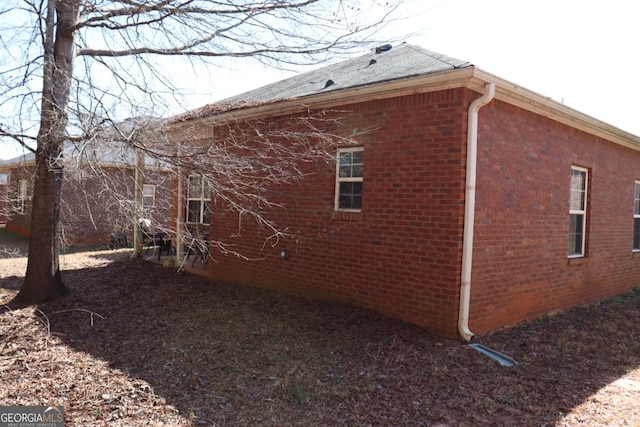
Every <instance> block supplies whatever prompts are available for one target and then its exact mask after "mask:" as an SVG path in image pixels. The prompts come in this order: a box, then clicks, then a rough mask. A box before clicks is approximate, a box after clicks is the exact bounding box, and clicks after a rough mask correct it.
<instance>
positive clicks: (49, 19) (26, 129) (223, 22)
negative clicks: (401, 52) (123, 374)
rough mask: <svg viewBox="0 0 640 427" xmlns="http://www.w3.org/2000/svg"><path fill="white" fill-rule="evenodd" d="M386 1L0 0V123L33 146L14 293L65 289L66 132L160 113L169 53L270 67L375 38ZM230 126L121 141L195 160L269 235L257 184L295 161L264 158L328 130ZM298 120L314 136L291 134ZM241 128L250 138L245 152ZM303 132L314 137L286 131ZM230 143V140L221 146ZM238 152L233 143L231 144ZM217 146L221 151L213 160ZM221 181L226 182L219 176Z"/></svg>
mask: <svg viewBox="0 0 640 427" xmlns="http://www.w3.org/2000/svg"><path fill="white" fill-rule="evenodd" d="M397 7H398V4H397V2H380V3H379V2H377V1H372V0H366V1H363V2H362V7H361V6H360V5H359V4H358V0H351V1H348V0H221V1H215V2H214V1H206V0H119V1H106V0H42V1H33V0H12V1H7V2H3V4H2V5H1V6H0V26H2V27H3V28H4V30H3V31H2V32H0V43H2V45H3V47H4V48H5V51H6V52H7V53H8V54H7V55H3V59H1V60H0V93H1V94H2V98H0V99H1V101H0V111H7V110H8V109H9V108H10V109H11V113H10V115H11V117H5V118H3V119H2V120H1V121H0V136H2V137H5V138H11V139H13V140H14V141H17V142H18V143H20V144H22V145H23V146H24V147H25V148H30V147H32V145H33V143H34V142H35V149H34V151H35V154H36V170H35V176H34V191H33V201H32V222H31V228H30V232H31V238H30V242H29V260H28V266H27V272H26V276H25V280H24V283H23V286H22V288H21V290H20V292H19V294H18V295H17V296H16V298H15V303H21V304H24V303H37V302H41V301H47V300H51V299H54V298H56V297H58V296H60V295H63V294H64V293H65V292H66V290H65V286H64V283H63V281H62V277H61V274H60V266H59V250H60V249H59V244H58V243H59V236H60V215H61V202H60V200H61V199H60V194H61V186H62V176H63V162H62V157H63V155H62V153H63V145H64V142H65V141H85V142H87V141H94V140H95V141H99V140H98V139H95V138H94V136H95V129H104V127H105V126H107V125H111V126H115V124H116V123H118V122H120V121H121V119H122V118H123V115H124V117H132V116H137V115H149V114H158V113H164V112H166V111H167V109H166V105H167V103H161V102H160V99H161V98H162V99H164V100H166V99H167V98H169V99H171V98H172V97H173V99H174V101H176V102H177V101H178V100H179V95H180V94H179V85H176V84H175V83H174V81H175V80H174V79H172V75H171V74H172V73H171V65H174V64H176V63H178V62H177V61H185V60H188V59H191V58H193V59H198V60H201V61H202V63H203V64H208V65H209V66H212V65H215V64H216V60H217V59H218V58H253V59H256V60H258V61H260V62H263V63H265V64H268V65H272V66H278V67H287V66H289V65H296V64H306V63H313V62H316V63H317V62H321V61H323V60H326V58H327V57H328V56H330V55H340V54H345V53H349V52H350V51H351V50H352V49H353V48H355V47H357V46H359V45H362V44H363V43H365V42H372V41H373V42H374V43H375V42H376V41H374V40H372V39H371V36H372V34H373V32H374V31H375V30H376V28H378V27H379V26H380V25H381V24H383V23H384V22H386V21H387V20H388V18H389V14H391V13H392V12H393V11H394V10H395V9H396V8H397ZM166 58H175V59H171V60H170V61H167V60H166ZM191 63H192V64H194V65H193V67H194V70H195V69H197V67H198V65H197V64H196V63H193V62H191ZM174 77H175V76H174ZM179 77H181V78H184V77H183V76H179ZM3 115H4V114H3ZM34 117H37V120H33V118H34ZM334 120H336V118H335V117H334V118H333V119H331V121H334ZM329 127H330V126H329ZM240 128H242V129H243V132H242V133H240V134H238V133H236V134H234V133H232V132H231V133H229V135H227V138H225V143H223V144H221V145H220V146H217V147H212V146H211V145H207V144H203V145H197V144H196V145H195V146H192V145H190V144H181V145H180V147H179V148H180V150H176V148H175V147H169V146H166V145H164V144H162V143H161V142H160V143H157V144H156V145H151V144H146V143H141V142H140V140H139V139H137V138H124V140H125V141H126V142H127V143H130V144H132V145H133V146H135V147H136V148H137V149H139V150H144V151H145V152H146V153H147V154H149V155H150V156H152V157H156V158H159V159H162V160H164V161H166V162H168V163H171V164H173V165H174V166H178V167H189V168H193V169H194V170H203V171H204V172H205V173H204V174H203V176H205V179H206V180H208V182H209V187H210V188H211V190H212V191H213V192H214V193H215V194H216V196H217V197H218V199H221V200H225V201H226V202H227V204H228V205H229V206H232V207H234V209H236V210H237V211H239V212H247V213H250V214H251V215H253V217H254V218H255V219H256V220H257V221H258V222H259V223H260V224H262V225H263V226H266V227H267V228H271V231H272V233H273V234H274V235H275V236H277V235H278V233H279V232H280V231H279V230H278V229H277V227H276V226H275V225H274V224H272V223H270V222H269V221H268V220H267V219H266V217H265V216H264V215H262V214H261V213H260V212H263V207H265V206H269V205H271V204H272V202H271V201H270V197H269V194H268V191H267V186H268V184H269V183H271V184H274V183H279V182H290V181H291V180H292V179H294V178H293V177H295V176H301V175H303V174H304V173H305V172H304V171H303V170H301V169H300V168H298V167H297V166H296V165H297V164H298V163H295V162H293V163H292V162H278V161H274V158H278V157H279V158H284V157H287V156H296V158H297V159H298V161H301V162H303V163H304V162H305V161H308V160H309V159H310V158H311V157H315V158H317V157H318V155H319V153H322V152H323V151H322V150H321V148H323V149H326V147H327V143H329V141H328V140H327V137H326V135H325V134H323V132H324V131H326V130H327V129H328V126H327V122H324V123H322V121H321V118H320V117H306V118H304V117H300V116H298V117H292V124H291V126H290V127H288V128H289V129H291V131H290V133H289V134H285V132H286V131H279V135H278V138H280V139H284V140H288V141H289V142H290V144H288V145H287V144H285V145H283V146H281V145H277V144H272V143H270V141H272V136H273V135H272V136H269V135H266V134H260V133H257V132H251V131H249V130H248V129H249V128H250V126H249V127H244V126H240V127H239V128H238V129H240ZM185 131H186V130H185ZM305 132H306V133H307V134H310V135H315V137H312V138H301V137H295V136H294V135H296V134H298V135H299V134H302V133H305ZM187 133H188V132H187ZM191 136H193V135H191ZM338 139H339V138H338ZM249 140H250V141H251V144H254V143H255V144H256V145H254V146H255V147H256V148H255V149H252V150H248V151H247V149H246V147H247V146H248V145H247V141H249ZM303 140H305V141H315V142H314V143H312V144H309V143H305V144H302V145H301V144H298V143H299V142H301V141H303ZM234 144H235V145H236V148H237V147H238V144H239V145H240V146H241V149H240V150H237V149H231V148H230V146H233V145H234ZM284 146H286V147H287V148H286V149H285V148H282V147H284ZM219 150H222V152H220V151H219ZM225 150H226V151H225ZM243 151H245V156H238V153H239V152H243ZM221 155H226V156H227V159H234V160H233V161H232V162H229V161H228V160H227V161H226V162H221V161H220V160H219V159H220V156H221ZM320 157H322V154H321V155H320ZM216 159H218V160H216ZM196 165H197V166H198V167H196ZM282 165H285V166H282ZM203 166H204V167H203ZM205 168H206V169H205ZM232 168H233V172H234V173H233V174H231V173H230V171H231V169H232ZM238 171H240V174H238V173H237V172H238ZM223 180H230V182H231V183H232V187H226V188H225V187H221V186H220V185H219V183H220V182H222V181H223ZM257 182H262V183H264V184H256V183H257ZM231 190H233V191H231Z"/></svg>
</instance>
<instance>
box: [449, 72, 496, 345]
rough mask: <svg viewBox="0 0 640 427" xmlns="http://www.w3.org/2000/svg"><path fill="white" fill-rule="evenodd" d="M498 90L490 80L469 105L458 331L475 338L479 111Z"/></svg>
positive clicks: (469, 338)
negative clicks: (473, 267) (471, 317)
mask: <svg viewBox="0 0 640 427" xmlns="http://www.w3.org/2000/svg"><path fill="white" fill-rule="evenodd" d="M495 93H496V85H495V84H494V83H487V84H486V85H485V90H484V95H482V96H481V97H480V98H477V99H476V100H475V101H473V102H472V103H471V105H469V113H468V115H467V120H468V123H467V178H466V189H465V193H464V229H463V231H462V272H461V274H460V308H459V313H458V332H459V333H460V335H462V337H463V338H464V339H465V340H467V341H471V339H472V338H473V332H471V331H470V330H469V302H470V300H471V262H472V259H473V227H474V224H475V209H476V166H477V157H478V111H479V110H480V108H482V107H483V106H485V105H486V104H488V103H489V102H491V100H492V99H493V97H494V95H495Z"/></svg>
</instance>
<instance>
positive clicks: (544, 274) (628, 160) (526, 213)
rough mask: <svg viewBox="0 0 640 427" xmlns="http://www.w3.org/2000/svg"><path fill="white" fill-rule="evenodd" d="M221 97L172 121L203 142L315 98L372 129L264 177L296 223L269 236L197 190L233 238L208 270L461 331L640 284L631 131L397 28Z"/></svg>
mask: <svg viewBox="0 0 640 427" xmlns="http://www.w3.org/2000/svg"><path fill="white" fill-rule="evenodd" d="M227 101H235V102H238V103H239V104H237V105H238V107H235V108H231V109H225V108H222V107H221V108H217V109H216V108H215V105H214V106H208V107H205V108H203V109H200V110H196V111H193V112H191V114H190V115H188V116H185V117H184V118H183V119H182V120H180V121H177V122H175V123H174V124H173V129H172V132H173V134H174V137H175V138H179V136H177V135H186V134H187V133H185V132H184V130H185V129H187V128H188V129H191V130H192V131H191V133H190V136H189V137H188V138H194V136H197V135H199V136H198V138H199V140H200V142H201V143H205V144H215V141H216V139H215V138H214V135H216V133H219V132H226V131H223V130H222V129H224V128H228V127H229V126H233V127H242V126H244V124H245V123H253V125H256V124H257V123H263V124H264V126H278V123H280V122H281V121H282V120H283V119H284V118H286V117H294V116H301V115H305V114H308V112H309V111H311V112H313V111H322V110H325V111H327V114H329V115H331V114H334V115H340V117H341V118H340V120H341V123H342V128H341V129H342V132H343V134H345V135H349V134H351V133H352V132H354V130H356V129H370V131H369V132H365V133H362V134H358V135H357V136H355V137H354V139H355V145H349V146H345V147H342V148H338V149H337V150H336V152H335V156H336V157H335V159H336V161H335V162H334V163H333V165H328V166H326V167H324V166H319V167H317V169H318V170H317V171H316V172H315V173H313V174H310V175H309V177H308V178H307V179H305V180H303V181H301V182H298V183H295V184H292V185H290V186H288V187H287V188H281V189H278V190H280V191H279V192H278V193H277V194H284V193H286V194H288V195H289V197H288V198H285V196H282V197H283V198H282V199H278V200H277V201H278V202H280V203H281V204H282V205H283V206H284V207H285V208H283V209H280V210H275V211H274V212H273V215H276V217H277V219H278V221H279V223H280V224H281V225H282V226H283V228H285V229H287V230H292V234H294V235H292V236H289V237H282V239H280V240H279V241H278V244H277V245H271V244H267V245H265V238H267V236H265V235H261V232H262V231H261V229H260V228H259V227H258V226H257V225H255V226H253V227H252V226H251V225H249V224H244V226H243V229H242V232H239V230H238V222H239V217H238V214H234V213H229V211H228V210H225V209H224V206H223V207H221V208H220V207H217V205H218V204H220V201H219V200H216V197H214V198H213V199H211V200H209V199H208V197H209V194H207V196H206V197H205V198H207V201H206V203H207V204H208V205H207V206H209V204H210V206H212V208H211V217H210V220H209V218H207V219H206V221H205V226H207V227H210V232H211V236H212V237H211V238H212V239H215V240H217V241H218V240H219V241H226V242H232V243H233V245H235V246H234V247H236V248H237V249H238V251H239V252H241V253H242V254H244V256H243V257H239V256H236V255H233V254H222V253H215V252H214V253H213V255H212V256H213V257H214V258H215V261H216V262H215V263H209V266H208V274H209V275H210V276H211V277H212V278H213V279H215V280H221V281H227V282H231V283H237V284H242V285H250V286H260V287H266V288H271V289H275V290H279V291H284V292H288V293H294V294H298V295H304V296H308V297H312V298H321V299H327V300H333V301H338V302H341V303H346V304H352V305H356V306H360V307H365V308H367V309H370V310H374V311H377V312H380V313H383V314H385V315H388V316H391V317H394V318H398V319H402V320H405V321H407V322H411V323H414V324H416V325H419V326H421V327H423V328H425V329H427V330H430V331H432V332H434V333H437V334H439V335H442V336H445V337H449V338H455V337H458V336H462V337H464V338H465V339H467V340H469V339H471V337H472V335H473V333H479V334H481V333H486V332H488V331H491V330H494V329H496V328H499V327H501V326H504V325H510V324H514V323H517V322H520V321H522V320H525V319H530V318H535V317H539V316H542V315H544V314H546V313H549V312H552V311H555V310H561V309H565V308H568V307H571V306H575V305H577V304H580V303H584V302H588V301H594V300H597V299H601V298H605V297H609V296H613V295H616V294H619V293H622V292H625V291H628V290H630V289H632V288H633V287H634V286H638V285H639V284H640V138H638V137H637V136H634V135H631V134H629V133H626V132H624V131H622V130H620V129H617V128H615V127H612V126H610V125H608V124H606V123H603V122H601V121H599V120H597V119H594V118H592V117H590V116H587V115H585V114H582V113H580V112H578V111H576V110H573V109H571V108H569V107H567V106H564V105H562V104H560V103H557V102H555V101H553V100H550V99H549V98H547V97H544V96H541V95H539V94H537V93H534V92H532V91H529V90H527V89H525V88H522V87H520V86H518V85H516V84H513V83H510V82H508V81H506V80H503V79H501V78H499V77H497V76H495V75H492V74H489V73H487V72H485V71H483V70H481V69H479V68H477V67H475V66H473V65H472V64H470V63H468V62H465V61H460V60H457V59H454V58H450V57H447V56H445V55H441V54H437V53H434V52H431V51H428V50H425V49H422V48H420V47H417V46H412V45H409V44H402V45H399V46H394V47H391V46H382V47H380V48H379V49H377V50H375V51H374V52H372V53H371V54H368V55H365V56H362V57H358V58H355V59H350V60H347V61H344V62H340V63H337V64H334V65H329V66H326V67H323V68H320V69H318V70H315V71H312V72H309V73H305V74H301V75H299V76H296V77H293V78H290V79H286V80H283V81H281V82H277V83H274V84H271V85H268V86H265V87H263V88H260V89H256V90H253V91H250V92H247V93H244V94H241V95H238V96H236V97H234V98H231V99H229V100H227ZM218 105H222V104H218ZM183 138H186V137H183ZM283 143H284V142H283ZM183 197H184V196H183ZM278 197H280V196H278ZM181 206H186V204H185V202H184V200H183V202H182V205H181ZM187 222H188V221H187ZM209 222H210V224H207V223H209ZM247 259H252V260H247Z"/></svg>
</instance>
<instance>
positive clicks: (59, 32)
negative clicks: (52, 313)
mask: <svg viewBox="0 0 640 427" xmlns="http://www.w3.org/2000/svg"><path fill="white" fill-rule="evenodd" d="M79 9H80V0H49V1H48V11H47V22H46V34H45V43H44V57H45V59H44V79H43V88H42V112H41V117H42V119H41V122H40V130H39V132H38V147H37V150H36V174H35V181H34V189H33V204H32V208H31V209H32V210H31V212H32V215H31V235H30V238H29V259H28V262H27V272H26V275H25V279H24V283H23V285H22V288H21V289H20V292H19V293H18V295H16V297H15V298H14V300H13V303H14V304H21V305H22V304H36V303H40V302H44V301H50V300H53V299H55V298H57V297H59V296H62V295H64V294H65V293H66V288H65V285H64V283H63V281H62V275H61V273H60V239H59V220H60V193H61V189H62V148H63V145H64V140H65V135H66V133H65V131H66V127H67V105H68V103H69V92H70V88H71V77H72V72H73V60H74V56H75V46H74V31H75V30H74V29H73V28H74V26H75V25H76V23H77V20H78V14H79ZM56 21H57V22H56Z"/></svg>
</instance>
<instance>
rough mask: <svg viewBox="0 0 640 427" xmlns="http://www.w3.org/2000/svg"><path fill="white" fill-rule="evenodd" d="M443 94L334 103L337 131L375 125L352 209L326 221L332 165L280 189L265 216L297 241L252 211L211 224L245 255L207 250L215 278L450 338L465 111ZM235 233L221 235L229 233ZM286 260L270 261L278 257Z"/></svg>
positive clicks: (457, 99) (459, 92) (455, 95)
mask: <svg viewBox="0 0 640 427" xmlns="http://www.w3.org/2000/svg"><path fill="white" fill-rule="evenodd" d="M470 96H471V93H470V92H468V91H466V90H463V89H456V90H448V91H444V92H440V93H430V94H419V95H413V96H406V97H398V98H393V99H387V100H381V101H374V102H369V103H362V104H356V105H349V106H345V107H341V108H340V110H343V111H348V113H343V114H344V115H347V116H348V118H347V119H343V123H344V126H343V129H344V131H346V133H347V134H350V133H351V131H352V130H353V129H356V128H357V129H365V128H368V127H373V128H375V130H374V131H372V132H370V133H369V134H366V135H364V136H360V137H358V138H357V141H358V143H359V144H361V145H362V146H364V162H365V166H364V170H365V171H364V195H363V209H362V212H361V213H349V214H334V213H332V211H333V199H334V185H335V183H334V181H335V166H334V165H333V164H330V165H326V166H325V167H324V168H323V170H322V171H321V172H320V173H318V174H315V175H314V176H312V177H309V178H307V179H305V180H304V181H303V182H300V183H298V184H296V185H293V186H289V187H286V188H285V187H283V188H278V189H277V190H278V193H279V194H282V193H291V194H292V195H293V197H290V198H286V197H285V196H282V197H283V198H282V200H281V201H282V202H283V203H284V204H285V205H286V210H285V209H282V210H276V211H275V212H272V216H271V217H272V218H276V220H277V222H278V224H279V225H280V226H281V227H282V229H286V230H288V231H289V232H291V233H294V234H295V236H294V237H292V238H283V239H280V240H279V241H278V244H277V246H275V247H272V246H271V243H275V242H276V239H272V240H270V241H269V242H267V243H266V244H265V239H266V237H267V236H268V235H269V234H270V232H269V231H267V230H262V231H260V230H258V229H257V227H255V226H254V225H252V221H251V218H250V216H249V215H244V216H243V218H242V222H239V218H238V215H237V214H232V213H227V214H224V213H223V212H224V210H225V207H224V206H220V207H219V209H218V210H217V211H216V214H215V215H214V216H213V218H212V223H213V224H212V235H213V236H214V237H216V238H218V239H220V240H221V241H224V242H225V243H229V244H232V245H233V246H231V247H232V249H234V250H236V251H237V252H239V253H241V254H242V255H243V256H245V257H248V258H251V259H254V260H253V261H247V260H246V259H243V258H241V257H238V256H235V255H223V254H220V253H218V254H214V256H215V259H216V262H212V263H210V272H211V275H212V277H213V278H215V279H218V280H223V281H228V282H232V283H239V284H245V285H256V286H262V287H268V288H272V289H277V290H281V291H286V292H290V293H296V294H301V295H306V296H309V297H314V298H323V299H330V300H335V301H339V302H344V303H349V304H354V305H357V306H362V307H366V308H368V309H372V310H374V311H377V312H380V313H384V314H386V315H389V316H392V317H395V318H399V319H403V320H406V321H409V322H412V323H415V324H417V325H420V326H423V327H425V328H427V329H429V330H432V331H434V332H436V333H438V334H441V335H444V336H448V337H452V338H453V337H455V336H456V333H457V332H456V330H457V326H456V325H457V307H458V295H459V275H460V250H461V233H462V212H463V199H464V164H465V144H466V108H467V105H468V103H469V100H470ZM239 223H241V224H242V228H241V230H240V232H241V236H240V237H239V238H230V237H229V235H231V234H233V233H237V232H238V224H239ZM283 249H286V250H288V251H289V259H288V260H282V259H280V258H278V254H279V252H280V251H281V250H283Z"/></svg>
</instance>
